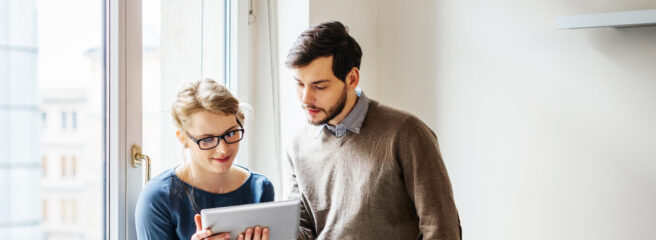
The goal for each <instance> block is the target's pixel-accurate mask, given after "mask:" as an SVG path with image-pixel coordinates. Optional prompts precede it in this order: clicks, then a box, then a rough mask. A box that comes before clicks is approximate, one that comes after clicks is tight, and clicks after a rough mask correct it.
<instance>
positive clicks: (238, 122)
mask: <svg viewBox="0 0 656 240" xmlns="http://www.w3.org/2000/svg"><path fill="white" fill-rule="evenodd" d="M236 120H237V124H239V127H240V128H239V129H236V130H231V131H227V132H225V133H223V135H220V136H209V137H204V138H201V139H196V138H194V137H192V136H191V134H189V132H187V130H185V131H184V132H185V134H187V136H188V137H189V138H190V139H191V140H192V141H193V142H195V143H196V145H198V148H199V149H200V150H211V149H214V148H216V147H218V146H219V145H221V139H223V142H225V143H226V144H233V143H238V142H240V141H241V140H243V139H244V133H245V132H246V130H245V129H244V126H243V125H241V122H240V121H239V119H236ZM230 132H241V137H240V138H239V140H237V141H236V142H228V141H226V138H225V135H226V134H228V133H230ZM208 138H218V139H219V140H218V141H216V142H217V143H216V146H214V147H211V148H205V149H203V148H201V147H200V141H203V140H205V139H208Z"/></svg>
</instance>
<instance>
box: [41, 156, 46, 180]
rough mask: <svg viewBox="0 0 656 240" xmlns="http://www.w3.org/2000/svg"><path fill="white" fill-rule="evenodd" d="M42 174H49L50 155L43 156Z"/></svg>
mask: <svg viewBox="0 0 656 240" xmlns="http://www.w3.org/2000/svg"><path fill="white" fill-rule="evenodd" d="M41 176H43V177H45V176H48V157H46V156H43V157H41Z"/></svg>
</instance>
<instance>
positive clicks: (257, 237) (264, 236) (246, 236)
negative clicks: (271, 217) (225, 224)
mask: <svg viewBox="0 0 656 240" xmlns="http://www.w3.org/2000/svg"><path fill="white" fill-rule="evenodd" d="M194 221H195V222H196V233H194V235H192V236H191V240H201V239H208V240H224V239H225V240H228V239H230V233H221V234H218V235H216V236H212V230H209V229H206V230H203V224H202V218H201V217H200V215H199V214H196V215H195V216H194ZM237 239H239V240H269V228H268V227H265V228H262V227H260V226H259V225H258V226H255V227H249V228H246V230H244V232H242V233H240V234H239V236H238V237H237Z"/></svg>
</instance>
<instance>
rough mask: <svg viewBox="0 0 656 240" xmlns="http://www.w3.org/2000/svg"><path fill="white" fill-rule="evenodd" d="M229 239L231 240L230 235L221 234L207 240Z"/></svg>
mask: <svg viewBox="0 0 656 240" xmlns="http://www.w3.org/2000/svg"><path fill="white" fill-rule="evenodd" d="M229 239H230V233H221V234H217V235H216V236H212V237H210V238H208V239H207V240H229Z"/></svg>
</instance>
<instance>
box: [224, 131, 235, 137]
mask: <svg viewBox="0 0 656 240" xmlns="http://www.w3.org/2000/svg"><path fill="white" fill-rule="evenodd" d="M234 135H235V131H232V132H228V133H226V137H232V136H234Z"/></svg>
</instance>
